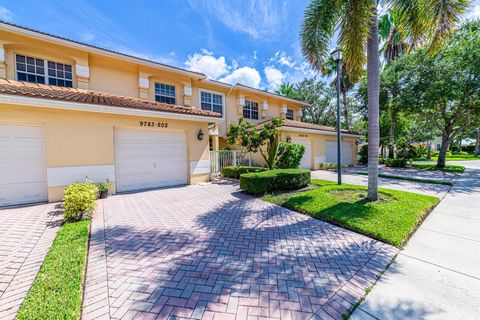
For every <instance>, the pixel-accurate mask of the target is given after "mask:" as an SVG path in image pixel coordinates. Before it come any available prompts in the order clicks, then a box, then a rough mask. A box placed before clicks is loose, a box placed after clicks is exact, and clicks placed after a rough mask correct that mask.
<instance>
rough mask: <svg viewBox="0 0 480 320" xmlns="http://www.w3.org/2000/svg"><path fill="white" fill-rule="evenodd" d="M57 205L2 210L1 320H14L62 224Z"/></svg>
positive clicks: (0, 236)
mask: <svg viewBox="0 0 480 320" xmlns="http://www.w3.org/2000/svg"><path fill="white" fill-rule="evenodd" d="M56 206H57V204H44V205H36V206H30V207H20V208H13V209H0V319H2V320H9V319H14V318H15V316H16V314H17V312H18V309H19V308H20V306H21V304H22V303H23V301H24V299H25V297H26V296H27V293H28V290H30V287H31V286H32V284H33V281H34V280H35V277H36V275H37V273H38V271H39V270H40V267H41V266H42V263H43V260H44V259H45V257H46V255H47V253H48V250H49V249H50V246H51V245H52V243H53V240H54V239H55V236H56V234H57V231H58V228H59V227H60V225H61V222H62V219H63V214H62V211H61V210H60V209H57V208H56Z"/></svg>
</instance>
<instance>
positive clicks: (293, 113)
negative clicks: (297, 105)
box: [285, 109, 295, 120]
mask: <svg viewBox="0 0 480 320" xmlns="http://www.w3.org/2000/svg"><path fill="white" fill-rule="evenodd" d="M289 111H291V112H292V118H291V119H290V118H289V117H288V112H289ZM285 119H287V120H294V119H295V111H294V110H293V109H287V113H285Z"/></svg>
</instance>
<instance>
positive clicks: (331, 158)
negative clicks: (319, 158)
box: [326, 141, 353, 166]
mask: <svg viewBox="0 0 480 320" xmlns="http://www.w3.org/2000/svg"><path fill="white" fill-rule="evenodd" d="M326 152H327V162H330V163H337V142H336V141H327V142H326ZM352 164H353V160H352V143H351V142H342V165H348V166H350V165H352Z"/></svg>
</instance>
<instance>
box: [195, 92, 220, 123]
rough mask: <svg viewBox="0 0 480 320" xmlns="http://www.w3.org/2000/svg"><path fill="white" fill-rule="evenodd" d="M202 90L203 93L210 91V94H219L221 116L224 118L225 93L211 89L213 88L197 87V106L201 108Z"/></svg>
mask: <svg viewBox="0 0 480 320" xmlns="http://www.w3.org/2000/svg"><path fill="white" fill-rule="evenodd" d="M202 92H205V93H211V94H216V95H219V96H222V118H225V104H226V97H225V93H223V92H218V91H213V90H207V89H199V91H198V107H199V108H200V109H201V110H203V109H202Z"/></svg>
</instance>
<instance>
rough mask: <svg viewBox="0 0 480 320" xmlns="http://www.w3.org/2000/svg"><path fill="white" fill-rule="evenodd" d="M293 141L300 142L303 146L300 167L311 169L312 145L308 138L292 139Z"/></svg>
mask: <svg viewBox="0 0 480 320" xmlns="http://www.w3.org/2000/svg"><path fill="white" fill-rule="evenodd" d="M292 142H293V143H297V144H301V145H303V146H304V147H305V153H304V154H303V158H302V161H300V168H303V169H312V147H311V144H310V140H308V139H292Z"/></svg>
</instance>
